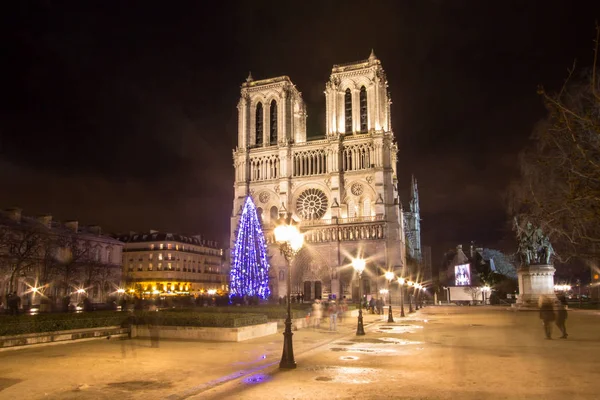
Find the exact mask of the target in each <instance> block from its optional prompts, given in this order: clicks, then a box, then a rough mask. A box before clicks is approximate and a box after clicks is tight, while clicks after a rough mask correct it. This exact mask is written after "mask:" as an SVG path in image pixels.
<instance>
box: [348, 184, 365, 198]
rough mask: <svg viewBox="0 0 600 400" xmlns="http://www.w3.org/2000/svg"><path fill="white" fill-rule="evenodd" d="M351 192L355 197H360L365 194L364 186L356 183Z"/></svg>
mask: <svg viewBox="0 0 600 400" xmlns="http://www.w3.org/2000/svg"><path fill="white" fill-rule="evenodd" d="M350 191H351V192H352V194H353V195H355V196H360V195H361V194H362V193H363V185H361V184H360V183H355V184H353V185H352V187H351V188H350Z"/></svg>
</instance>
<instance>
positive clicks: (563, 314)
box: [556, 294, 569, 339]
mask: <svg viewBox="0 0 600 400" xmlns="http://www.w3.org/2000/svg"><path fill="white" fill-rule="evenodd" d="M558 300H560V306H559V308H558V312H557V313H556V326H557V327H558V329H560V331H561V332H562V336H561V337H560V338H561V339H566V338H567V337H568V336H569V335H568V334H567V327H566V325H565V322H566V321H567V298H566V297H565V295H564V294H563V295H562V296H560V297H559V298H558Z"/></svg>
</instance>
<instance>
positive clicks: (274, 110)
mask: <svg viewBox="0 0 600 400" xmlns="http://www.w3.org/2000/svg"><path fill="white" fill-rule="evenodd" d="M269 114H270V116H271V119H270V121H271V129H270V134H269V138H270V144H271V145H274V144H277V102H276V101H275V100H273V101H271V111H270V113H269Z"/></svg>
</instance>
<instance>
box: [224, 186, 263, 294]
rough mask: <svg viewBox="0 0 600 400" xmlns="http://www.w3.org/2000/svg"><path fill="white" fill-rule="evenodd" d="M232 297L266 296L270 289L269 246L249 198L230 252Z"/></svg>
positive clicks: (254, 207)
mask: <svg viewBox="0 0 600 400" xmlns="http://www.w3.org/2000/svg"><path fill="white" fill-rule="evenodd" d="M229 287H230V296H240V297H243V296H258V297H259V298H261V299H266V298H268V297H269V295H270V290H269V260H268V258H267V246H266V243H265V236H264V234H263V231H262V227H261V224H260V221H259V220H258V215H257V214H256V206H255V205H254V202H253V201H252V199H251V198H250V196H248V197H246V202H245V204H244V208H243V210H242V216H241V217H240V222H239V223H238V228H237V234H236V239H235V244H234V246H233V252H232V254H231V273H230V284H229Z"/></svg>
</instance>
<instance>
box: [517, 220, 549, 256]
mask: <svg viewBox="0 0 600 400" xmlns="http://www.w3.org/2000/svg"><path fill="white" fill-rule="evenodd" d="M514 228H515V230H516V231H517V241H518V242H519V247H518V250H517V252H518V254H519V257H520V259H521V263H522V264H524V265H532V264H550V261H551V258H552V255H553V254H554V249H553V248H552V244H551V243H550V239H549V238H548V236H547V235H544V232H543V231H542V228H540V227H537V228H534V226H533V224H532V223H531V222H527V224H525V228H522V227H521V226H520V225H519V224H518V223H517V219H516V218H515V219H514Z"/></svg>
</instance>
